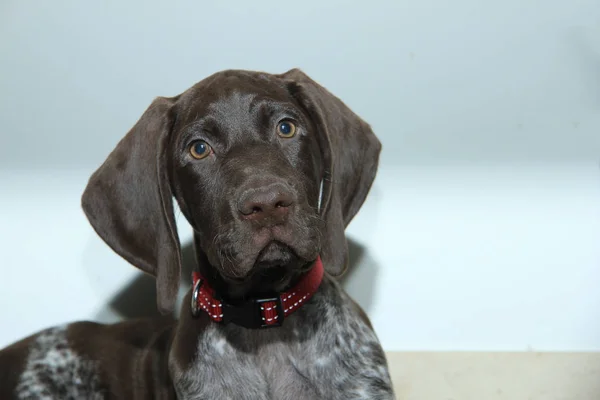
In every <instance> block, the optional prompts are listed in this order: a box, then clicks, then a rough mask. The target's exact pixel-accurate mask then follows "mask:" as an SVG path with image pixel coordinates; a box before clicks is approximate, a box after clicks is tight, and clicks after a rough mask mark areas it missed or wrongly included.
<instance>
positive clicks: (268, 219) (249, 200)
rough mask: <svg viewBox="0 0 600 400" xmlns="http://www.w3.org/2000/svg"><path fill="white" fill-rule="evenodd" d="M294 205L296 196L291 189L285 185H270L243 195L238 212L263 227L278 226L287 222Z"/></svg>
mask: <svg viewBox="0 0 600 400" xmlns="http://www.w3.org/2000/svg"><path fill="white" fill-rule="evenodd" d="M293 204H294V195H293V194H292V192H291V191H290V190H289V189H287V188H286V187H284V186H283V185H270V186H266V187H261V188H257V189H249V190H246V191H245V192H244V193H242V195H241V196H240V199H239V202H238V210H239V212H240V214H241V215H242V218H244V219H247V220H253V221H256V222H259V223H260V224H261V225H277V224H281V223H283V222H285V220H286V219H287V217H288V215H289V213H290V208H291V207H292V206H293Z"/></svg>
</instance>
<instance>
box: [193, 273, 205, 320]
mask: <svg viewBox="0 0 600 400" xmlns="http://www.w3.org/2000/svg"><path fill="white" fill-rule="evenodd" d="M202 283H204V281H203V279H202V278H200V279H198V281H197V282H196V284H195V285H194V290H192V300H191V304H190V306H191V309H192V316H193V317H197V316H198V315H200V307H199V306H198V297H199V296H200V288H201V287H202Z"/></svg>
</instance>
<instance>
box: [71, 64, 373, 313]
mask: <svg viewBox="0 0 600 400" xmlns="http://www.w3.org/2000/svg"><path fill="white" fill-rule="evenodd" d="M380 149H381V145H380V143H379V141H378V140H377V138H376V137H375V135H374V134H373V132H372V130H371V128H370V127H369V126H368V125H367V124H366V123H365V122H364V121H362V120H361V119H360V118H359V117H358V116H356V115H355V114H354V113H353V112H352V111H351V110H350V109H349V108H348V107H347V106H345V105H344V104H343V103H342V102H341V101H340V100H339V99H337V98H336V97H335V96H333V95H332V94H331V93H329V92H328V91H327V90H325V89H324V88H323V87H321V86H320V85H318V84H317V83H316V82H315V81H313V80H312V79H310V78H309V77H308V76H306V75H305V74H304V73H302V72H301V71H299V70H291V71H288V72H286V73H284V74H281V75H271V74H266V73H260V72H250V71H224V72H220V73H217V74H215V75H213V76H210V77H208V78H206V79H205V80H203V81H201V82H199V83H198V84H196V85H194V86H193V87H192V88H190V89H188V90H187V91H185V92H184V93H182V94H181V95H179V96H176V97H172V98H165V97H159V98H157V99H156V100H155V101H154V102H153V103H152V105H151V106H150V107H149V108H148V110H146V112H145V113H144V115H143V116H142V117H141V118H140V120H139V121H138V122H137V124H136V125H135V126H134V127H133V128H132V129H131V131H130V132H129V133H128V134H127V135H126V136H125V137H124V138H123V140H121V142H120V143H119V144H118V145H117V147H116V148H115V150H114V151H113V152H112V153H111V154H110V155H109V157H108V158H107V160H106V161H105V162H104V164H103V165H102V166H101V167H100V168H99V169H98V170H97V171H96V172H95V173H94V175H92V177H91V178H90V181H89V183H88V186H87V187H86V190H85V192H84V194H83V198H82V206H83V209H84V211H85V213H86V215H87V217H88V219H89V220H90V222H91V224H92V226H93V227H94V229H95V230H96V232H97V233H98V234H99V235H100V237H101V238H102V239H103V240H104V241H105V242H106V243H107V244H108V245H109V246H110V247H111V248H112V249H113V250H115V251H116V252H117V253H118V254H120V255H121V256H122V257H124V258H125V259H126V260H128V261H129V262H131V263H132V264H133V265H135V266H136V267H138V268H140V269H142V270H143V271H145V272H148V273H150V274H152V275H154V276H155V277H156V278H157V292H158V306H159V309H160V310H161V311H163V312H169V311H171V310H172V307H173V304H174V302H175V297H176V294H177V289H178V286H179V278H180V267H181V254H180V243H179V239H178V236H177V229H176V227H175V219H174V212H173V202H172V198H175V199H176V201H177V203H178V204H179V207H180V209H181V210H182V212H183V214H184V215H185V217H186V218H187V220H188V221H189V223H190V224H191V225H192V227H193V229H194V234H195V236H194V237H195V241H196V250H197V252H198V262H199V268H200V269H201V271H202V272H203V273H204V274H208V275H210V276H211V277H212V278H214V279H217V280H219V281H220V282H221V283H222V285H221V289H223V288H225V290H228V291H230V292H231V291H233V292H237V293H233V295H234V296H235V295H246V294H247V292H249V291H253V292H254V291H258V292H264V291H270V290H282V289H283V288H284V287H285V286H286V285H288V284H289V283H290V281H291V280H292V279H293V278H294V277H295V276H297V275H298V274H300V273H302V272H303V271H304V270H306V269H307V268H308V267H309V266H310V265H311V264H312V262H313V261H314V260H315V259H316V257H317V256H318V255H320V256H321V259H322V260H323V264H324V266H325V268H326V270H327V271H328V272H329V273H330V274H332V275H339V274H341V273H342V272H343V271H344V270H345V267H346V262H347V244H346V239H345V236H344V229H345V227H346V226H347V225H348V223H349V222H350V220H351V219H352V218H353V217H354V215H355V214H356V212H357V211H358V210H359V208H360V207H361V205H362V203H363V202H364V200H365V198H366V196H367V193H368V191H369V189H370V187H371V184H372V182H373V180H374V178H375V173H376V170H377V164H378V157H379V152H380ZM230 294H232V293H230Z"/></svg>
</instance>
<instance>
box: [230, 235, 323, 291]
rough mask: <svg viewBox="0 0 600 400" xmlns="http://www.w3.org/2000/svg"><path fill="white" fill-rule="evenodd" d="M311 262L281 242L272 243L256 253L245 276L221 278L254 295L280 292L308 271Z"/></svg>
mask: <svg viewBox="0 0 600 400" xmlns="http://www.w3.org/2000/svg"><path fill="white" fill-rule="evenodd" d="M313 261H314V260H306V259H304V258H302V257H300V256H299V255H298V254H297V253H296V252H295V251H294V250H293V249H292V248H291V247H289V246H287V245H285V244H283V243H281V242H277V241H272V242H270V243H269V244H267V245H266V246H265V247H264V248H263V249H262V250H261V251H260V252H259V253H258V255H257V256H256V259H255V261H254V264H253V265H252V266H251V268H250V269H249V271H248V273H247V274H245V275H244V276H243V277H242V276H237V277H231V276H223V278H224V279H225V280H226V281H228V282H229V283H230V284H232V285H234V286H240V289H241V287H245V288H247V290H248V291H251V292H255V293H267V292H273V291H275V292H280V291H283V290H285V289H286V288H288V287H289V286H290V285H291V284H293V281H294V279H295V278H297V277H299V276H300V275H302V274H303V273H305V272H306V271H308V270H309V269H310V266H311V265H312V262H313Z"/></svg>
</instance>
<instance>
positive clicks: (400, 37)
mask: <svg viewBox="0 0 600 400" xmlns="http://www.w3.org/2000/svg"><path fill="white" fill-rule="evenodd" d="M292 67H301V68H303V69H304V70H305V72H307V73H308V74H309V75H311V76H312V77H313V78H315V79H317V80H319V81H320V82H321V83H322V84H323V85H325V86H326V87H327V88H329V89H330V90H331V91H333V92H334V93H335V94H337V95H338V96H340V97H341V98H342V99H343V100H344V101H346V103H347V104H348V105H350V106H351V107H352V108H353V109H354V110H355V111H356V112H357V113H358V114H360V115H361V116H362V117H363V118H365V119H366V120H367V121H368V122H370V123H371V124H372V126H373V127H374V129H375V131H376V133H377V134H378V136H379V137H380V139H381V141H382V142H383V145H384V151H383V155H382V162H381V167H380V173H379V176H378V178H377V180H376V183H375V185H374V187H373V190H372V192H371V196H370V198H369V199H368V201H367V203H366V204H365V207H364V208H363V210H362V211H361V212H360V213H359V215H358V216H357V217H356V219H355V220H354V222H353V223H352V224H351V226H350V228H349V230H348V234H349V237H350V238H351V239H352V242H353V248H354V250H353V252H354V254H355V257H354V258H355V260H356V265H355V266H354V268H353V270H352V272H351V273H350V274H349V276H348V277H347V281H346V287H347V288H348V290H349V292H350V293H351V294H352V295H353V296H354V297H355V298H356V299H357V300H358V301H359V302H360V303H361V304H362V305H363V306H364V308H365V309H366V310H367V312H368V313H369V315H370V317H371V319H372V321H373V323H374V325H375V328H376V330H377V332H378V334H379V336H380V339H381V340H382V342H383V345H384V347H385V348H386V349H387V350H406V349H408V350H528V349H529V350H531V349H535V350H600V168H599V164H600V3H599V2H598V1H597V0H551V1H548V0H546V1H541V0H540V1H533V0H506V1H503V2H482V1H475V0H456V1H453V2H446V1H442V0H420V1H416V0H412V1H394V2H391V1H389V2H385V1H379V0H372V1H369V2H363V3H360V4H359V3H353V4H350V3H349V2H344V1H313V0H310V1H308V0H306V1H302V2H281V1H257V2H248V1H241V0H234V1H229V2H220V3H219V4H216V2H191V1H190V2H160V3H159V2H156V3H153V2H148V1H141V0H140V1H128V2H118V1H104V2H94V3H92V2H81V1H70V2H69V1H58V0H57V1H53V2H46V1H29V2H22V1H17V0H10V1H6V0H5V1H3V2H2V3H0V346H4V345H6V344H9V343H10V342H12V341H14V340H16V339H18V338H20V337H22V336H24V335H27V334H30V333H33V332H35V331H37V330H39V329H41V328H44V327H47V326H49V325H54V324H58V323H62V322H68V321H73V320H80V319H90V320H97V321H114V320H116V318H117V317H118V315H117V314H118V312H121V314H123V313H124V311H123V310H122V309H123V308H127V307H129V308H131V307H133V311H130V313H131V314H136V313H137V307H138V306H139V308H140V309H142V308H146V309H148V308H149V309H150V310H152V309H153V307H154V304H153V299H152V297H151V296H148V295H144V293H146V292H147V291H146V292H144V291H143V290H141V289H140V287H141V288H144V287H146V288H147V287H148V282H147V281H144V280H143V279H141V278H140V276H141V275H140V273H139V272H138V271H136V270H135V269H134V268H133V267H131V266H130V265H129V264H127V263H126V262H125V261H122V260H121V259H120V258H119V257H118V256H116V255H115V254H114V253H112V252H111V251H110V250H109V249H108V247H107V246H106V245H104V244H103V243H102V242H101V240H100V239H99V238H98V237H97V236H96V235H95V234H94V233H93V231H92V229H91V227H90V226H89V224H88V223H87V221H86V219H85V217H84V215H83V213H82V212H81V210H80V207H79V197H80V195H81V193H82V190H83V188H84V186H85V183H86V180H87V178H88V176H89V175H90V174H91V173H92V172H93V170H94V169H95V168H96V167H98V166H99V165H100V163H101V162H102V161H103V160H104V158H105V157H106V156H107V155H108V153H109V151H110V150H111V149H112V148H113V147H114V145H115V144H116V143H117V141H118V140H119V139H120V138H121V137H122V136H123V135H124V134H125V133H126V131H127V130H128V129H129V128H130V127H131V126H132V125H133V124H134V123H135V121H136V120H137V119H138V118H139V116H140V115H141V113H142V112H143V111H144V109H145V108H146V107H147V106H148V105H149V104H150V102H151V100H152V99H153V98H154V97H155V96H158V95H167V96H170V95H174V94H177V93H179V92H181V91H183V90H185V89H186V88H187V87H189V86H191V85H192V84H193V83H195V82H196V81H198V80H200V79H202V78H204V77H205V76H207V75H209V74H212V73H213V72H216V71H218V70H222V69H226V68H245V69H259V70H265V71H269V72H274V73H279V72H283V71H286V70H287V69H289V68H292ZM180 219H181V221H180V222H181V226H180V229H181V232H182V238H183V240H184V241H187V240H189V238H190V232H189V229H188V228H187V227H186V226H185V224H184V223H183V221H182V220H183V218H180ZM356 248H359V249H361V248H362V252H361V251H358V250H356ZM356 254H359V256H356ZM144 285H145V286H144ZM150 287H151V282H150ZM182 290H184V289H182ZM123 299H124V300H123ZM148 303H150V304H148ZM111 304H112V306H111ZM115 304H121V305H120V306H115ZM123 304H125V305H123ZM132 305H133V306H132ZM119 307H121V308H119Z"/></svg>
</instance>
